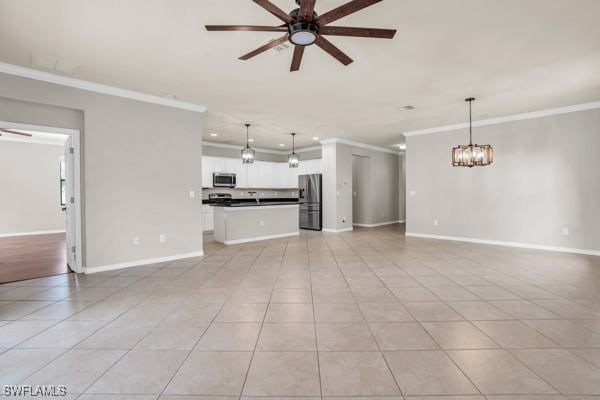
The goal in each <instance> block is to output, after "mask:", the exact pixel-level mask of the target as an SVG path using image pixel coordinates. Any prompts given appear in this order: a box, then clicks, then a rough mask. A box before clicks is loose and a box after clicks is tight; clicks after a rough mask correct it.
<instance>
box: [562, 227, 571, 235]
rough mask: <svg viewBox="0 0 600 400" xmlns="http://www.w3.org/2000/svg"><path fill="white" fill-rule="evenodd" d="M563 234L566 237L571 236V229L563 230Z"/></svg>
mask: <svg viewBox="0 0 600 400" xmlns="http://www.w3.org/2000/svg"><path fill="white" fill-rule="evenodd" d="M562 234H563V235H565V236H569V228H562Z"/></svg>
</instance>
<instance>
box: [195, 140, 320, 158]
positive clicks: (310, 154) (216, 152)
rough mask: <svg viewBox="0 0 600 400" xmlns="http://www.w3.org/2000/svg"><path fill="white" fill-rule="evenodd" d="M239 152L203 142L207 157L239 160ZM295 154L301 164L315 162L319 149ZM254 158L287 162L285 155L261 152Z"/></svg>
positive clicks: (203, 152) (203, 149) (203, 153)
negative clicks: (303, 161)
mask: <svg viewBox="0 0 600 400" xmlns="http://www.w3.org/2000/svg"><path fill="white" fill-rule="evenodd" d="M241 150H242V146H240V149H239V150H237V149H228V148H224V147H218V146H211V145H210V144H209V142H204V146H203V147H202V155H204V156H209V157H226V158H241V153H240V151H241ZM296 152H297V153H298V155H299V156H300V162H302V160H315V159H318V158H321V150H320V149H318V150H309V151H299V152H298V151H297V150H296ZM255 158H256V159H257V160H259V161H272V162H287V159H288V156H287V155H286V154H276V153H265V152H262V151H257V152H256V155H255Z"/></svg>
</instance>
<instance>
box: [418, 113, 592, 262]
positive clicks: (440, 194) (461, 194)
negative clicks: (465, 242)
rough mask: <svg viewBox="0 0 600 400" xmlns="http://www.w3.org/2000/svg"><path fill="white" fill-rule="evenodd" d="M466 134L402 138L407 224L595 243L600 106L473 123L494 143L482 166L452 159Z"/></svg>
mask: <svg viewBox="0 0 600 400" xmlns="http://www.w3.org/2000/svg"><path fill="white" fill-rule="evenodd" d="M466 141H468V136H467V132H466V131H465V130H464V129H461V130H459V131H452V132H444V133H437V134H429V135H418V136H410V137H408V138H407V152H406V155H407V165H406V172H407V188H406V189H407V192H408V194H407V232H412V233H418V234H430V235H442V236H453V237H465V238H473V239H485V240H492V241H503V242H516V243H524V244H533V245H541V246H554V247H566V248H574V249H587V250H595V251H598V250H600V223H599V221H600V200H599V199H600V157H598V149H599V148H600V110H599V109H596V110H590V111H580V112H573V113H568V114H561V115H554V116H549V117H543V118H536V119H529V120H522V121H516V122H510V123H502V124H497V125H490V126H484V127H476V128H474V142H476V143H480V144H491V145H493V147H494V151H495V161H494V164H492V165H491V166H487V167H475V168H471V169H469V168H458V167H456V168H455V167H452V166H451V165H450V149H451V148H452V147H453V146H456V145H457V144H461V143H465V142H466ZM410 191H414V192H415V195H414V196H411V195H410ZM433 220H438V224H439V225H438V226H434V225H433ZM563 228H568V229H569V235H568V236H566V235H563V233H562V230H563Z"/></svg>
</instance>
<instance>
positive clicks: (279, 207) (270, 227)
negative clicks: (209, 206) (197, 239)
mask: <svg viewBox="0 0 600 400" xmlns="http://www.w3.org/2000/svg"><path fill="white" fill-rule="evenodd" d="M214 209H215V230H214V237H215V240H216V241H217V242H220V243H224V244H237V243H247V242H254V241H258V240H267V239H275V238H282V237H287V236H297V235H299V233H300V228H299V205H298V203H291V202H264V203H263V202H261V203H258V202H243V203H232V204H219V205H215V206H214Z"/></svg>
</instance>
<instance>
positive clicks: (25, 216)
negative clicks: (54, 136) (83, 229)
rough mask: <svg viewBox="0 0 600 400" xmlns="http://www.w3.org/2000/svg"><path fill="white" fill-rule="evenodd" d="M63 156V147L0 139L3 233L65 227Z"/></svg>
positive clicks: (0, 199)
mask: <svg viewBox="0 0 600 400" xmlns="http://www.w3.org/2000/svg"><path fill="white" fill-rule="evenodd" d="M61 156H64V146H60V145H49V144H37V143H23V142H10V141H4V140H0V171H2V173H0V188H2V194H1V195H0V235H2V236H5V235H10V234H15V233H29V232H40V231H57V230H65V214H64V212H63V211H62V209H61V205H60V184H59V179H60V169H59V167H60V157H61Z"/></svg>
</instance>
